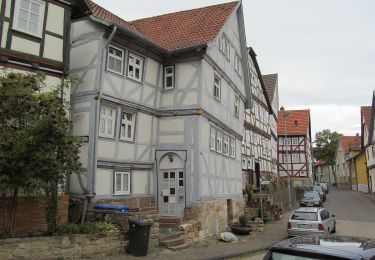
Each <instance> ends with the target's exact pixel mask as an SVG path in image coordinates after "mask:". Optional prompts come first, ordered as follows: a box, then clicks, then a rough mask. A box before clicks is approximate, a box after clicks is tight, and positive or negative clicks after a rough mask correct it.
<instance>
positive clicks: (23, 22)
mask: <svg viewBox="0 0 375 260" xmlns="http://www.w3.org/2000/svg"><path fill="white" fill-rule="evenodd" d="M18 27H19V28H21V29H23V30H26V28H27V21H26V20H23V19H19V20H18Z"/></svg>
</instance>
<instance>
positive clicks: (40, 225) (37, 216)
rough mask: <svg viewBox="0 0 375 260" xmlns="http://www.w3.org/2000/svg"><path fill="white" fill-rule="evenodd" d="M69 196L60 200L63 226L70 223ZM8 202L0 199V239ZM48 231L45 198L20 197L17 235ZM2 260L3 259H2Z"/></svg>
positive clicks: (22, 235) (23, 235) (60, 214)
mask: <svg viewBox="0 0 375 260" xmlns="http://www.w3.org/2000/svg"><path fill="white" fill-rule="evenodd" d="M68 198H69V197H68V196H67V195H62V196H60V198H59V205H58V209H59V220H60V223H61V224H65V223H67V221H68V200H69V199H68ZM5 207H6V201H5V199H0V237H1V236H2V232H3V227H4V225H5V223H4V221H5V220H4V213H5ZM46 229H47V223H46V217H45V198H44V197H39V196H38V197H37V196H35V197H34V196H20V197H19V198H18V200H17V212H16V224H15V233H16V236H17V237H26V236H33V235H35V234H41V233H43V232H44V231H46ZM0 259H1V258H0Z"/></svg>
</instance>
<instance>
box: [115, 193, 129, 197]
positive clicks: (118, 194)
mask: <svg viewBox="0 0 375 260" xmlns="http://www.w3.org/2000/svg"><path fill="white" fill-rule="evenodd" d="M124 195H130V192H117V193H113V196H124Z"/></svg>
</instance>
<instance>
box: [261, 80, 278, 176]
mask: <svg viewBox="0 0 375 260" xmlns="http://www.w3.org/2000/svg"><path fill="white" fill-rule="evenodd" d="M262 78H263V81H264V85H265V87H266V92H267V95H268V100H269V101H270V102H271V107H272V111H271V113H270V119H269V125H270V133H271V172H272V174H273V176H274V177H278V162H277V140H278V138H277V117H278V111H279V90H278V75H277V74H268V75H263V76H262Z"/></svg>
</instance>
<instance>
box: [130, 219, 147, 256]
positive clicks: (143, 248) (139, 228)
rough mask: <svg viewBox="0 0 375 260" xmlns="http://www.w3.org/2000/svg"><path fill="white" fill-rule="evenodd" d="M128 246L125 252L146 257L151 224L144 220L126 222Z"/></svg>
mask: <svg viewBox="0 0 375 260" xmlns="http://www.w3.org/2000/svg"><path fill="white" fill-rule="evenodd" d="M128 223H129V244H128V247H127V248H126V252H127V253H129V254H132V255H135V256H146V255H147V251H148V240H149V237H150V229H151V226H152V223H151V222H149V221H146V220H138V221H136V220H130V219H129V220H128Z"/></svg>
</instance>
